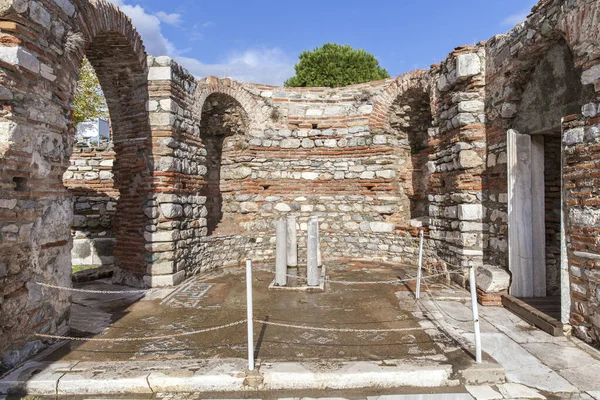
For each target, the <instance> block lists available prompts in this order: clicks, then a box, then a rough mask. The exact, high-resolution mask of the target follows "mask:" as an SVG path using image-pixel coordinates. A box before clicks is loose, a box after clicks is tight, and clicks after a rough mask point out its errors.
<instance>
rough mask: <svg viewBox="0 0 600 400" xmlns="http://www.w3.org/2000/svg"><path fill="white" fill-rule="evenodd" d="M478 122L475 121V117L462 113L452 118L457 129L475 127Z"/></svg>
mask: <svg viewBox="0 0 600 400" xmlns="http://www.w3.org/2000/svg"><path fill="white" fill-rule="evenodd" d="M476 122H477V120H476V119H475V117H474V116H473V115H472V114H469V113H460V114H457V115H456V116H455V117H454V118H452V125H453V126H454V127H455V128H460V127H462V126H468V125H473V124H474V123H476Z"/></svg>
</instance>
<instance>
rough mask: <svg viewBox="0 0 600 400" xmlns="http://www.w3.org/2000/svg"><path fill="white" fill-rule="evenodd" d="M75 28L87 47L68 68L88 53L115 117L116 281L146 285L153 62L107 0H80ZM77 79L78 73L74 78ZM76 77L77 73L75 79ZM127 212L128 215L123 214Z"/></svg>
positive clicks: (127, 22) (76, 67)
mask: <svg viewBox="0 0 600 400" xmlns="http://www.w3.org/2000/svg"><path fill="white" fill-rule="evenodd" d="M76 7H77V12H78V14H79V16H80V17H79V18H78V20H77V22H78V24H77V26H76V28H75V30H76V31H77V32H78V33H80V34H81V36H82V37H83V46H82V48H81V51H76V52H73V53H72V56H71V59H70V60H68V64H69V65H68V67H67V68H65V70H66V71H68V70H69V69H71V70H72V72H71V76H75V77H76V76H77V75H78V73H79V68H80V65H81V59H82V57H83V56H84V55H85V56H86V57H87V58H88V60H89V61H90V63H91V64H92V66H93V67H94V69H95V71H96V74H97V76H98V80H99V81H100V85H101V87H102V90H103V92H104V95H105V98H106V102H107V105H108V110H109V115H110V119H111V127H112V135H113V142H114V150H115V153H116V159H115V164H114V167H113V170H112V172H113V174H114V186H115V189H117V190H118V191H119V201H118V203H117V211H116V215H117V216H119V217H118V218H115V219H114V222H113V226H112V228H113V230H114V231H115V236H116V243H115V249H114V256H115V262H116V267H117V274H115V280H116V281H119V282H123V283H128V284H132V285H135V286H144V283H143V276H144V274H145V273H146V264H147V260H145V258H144V255H145V244H146V241H145V239H144V233H145V226H146V225H147V224H148V217H147V216H146V215H145V214H144V212H143V208H144V205H145V202H146V201H147V196H148V194H149V193H150V191H151V187H150V184H149V182H150V175H151V171H150V168H151V166H150V162H149V159H150V158H151V148H152V144H151V130H150V122H149V116H148V113H147V111H146V104H147V102H148V67H147V62H146V52H145V49H144V46H143V43H142V40H141V37H140V35H139V34H138V33H137V31H136V30H135V28H134V27H133V25H132V23H131V20H130V19H129V18H128V17H127V16H126V15H125V14H124V13H123V12H122V11H120V10H119V9H118V8H117V7H116V6H115V5H114V4H112V3H109V2H107V1H105V0H92V1H83V0H80V1H78V2H77V4H76ZM71 80H73V78H71ZM75 80H76V78H75ZM123 217H126V218H123Z"/></svg>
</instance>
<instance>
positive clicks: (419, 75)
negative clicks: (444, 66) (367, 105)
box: [369, 70, 430, 131]
mask: <svg viewBox="0 0 600 400" xmlns="http://www.w3.org/2000/svg"><path fill="white" fill-rule="evenodd" d="M415 88H419V89H422V90H423V92H425V93H427V95H428V96H429V97H430V93H429V92H430V84H429V80H428V79H427V72H426V71H422V70H417V71H411V72H407V73H406V74H403V75H401V76H399V77H398V78H396V79H395V80H394V81H393V82H392V83H391V84H390V85H389V86H388V87H387V88H385V89H384V90H383V91H382V93H380V94H379V95H377V97H376V98H375V105H374V106H373V111H372V113H371V115H370V117H369V128H370V129H371V131H382V130H385V129H386V128H387V124H388V120H389V113H390V107H391V106H392V104H393V103H394V101H396V99H397V98H398V97H399V96H401V95H402V94H404V93H405V92H407V91H408V90H412V89H415Z"/></svg>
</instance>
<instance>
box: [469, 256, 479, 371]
mask: <svg viewBox="0 0 600 400" xmlns="http://www.w3.org/2000/svg"><path fill="white" fill-rule="evenodd" d="M469 285H470V286H471V308H472V309H473V331H474V333H475V361H476V362H478V363H480V362H481V332H480V330H479V310H478V307H477V283H476V282H475V267H474V266H473V262H470V263H469Z"/></svg>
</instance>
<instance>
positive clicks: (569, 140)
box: [563, 127, 585, 146]
mask: <svg viewBox="0 0 600 400" xmlns="http://www.w3.org/2000/svg"><path fill="white" fill-rule="evenodd" d="M584 136H585V130H584V128H583V127H577V128H573V129H568V130H566V131H565V133H564V135H563V142H564V144H566V145H567V146H572V145H575V144H578V143H583V138H584Z"/></svg>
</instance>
